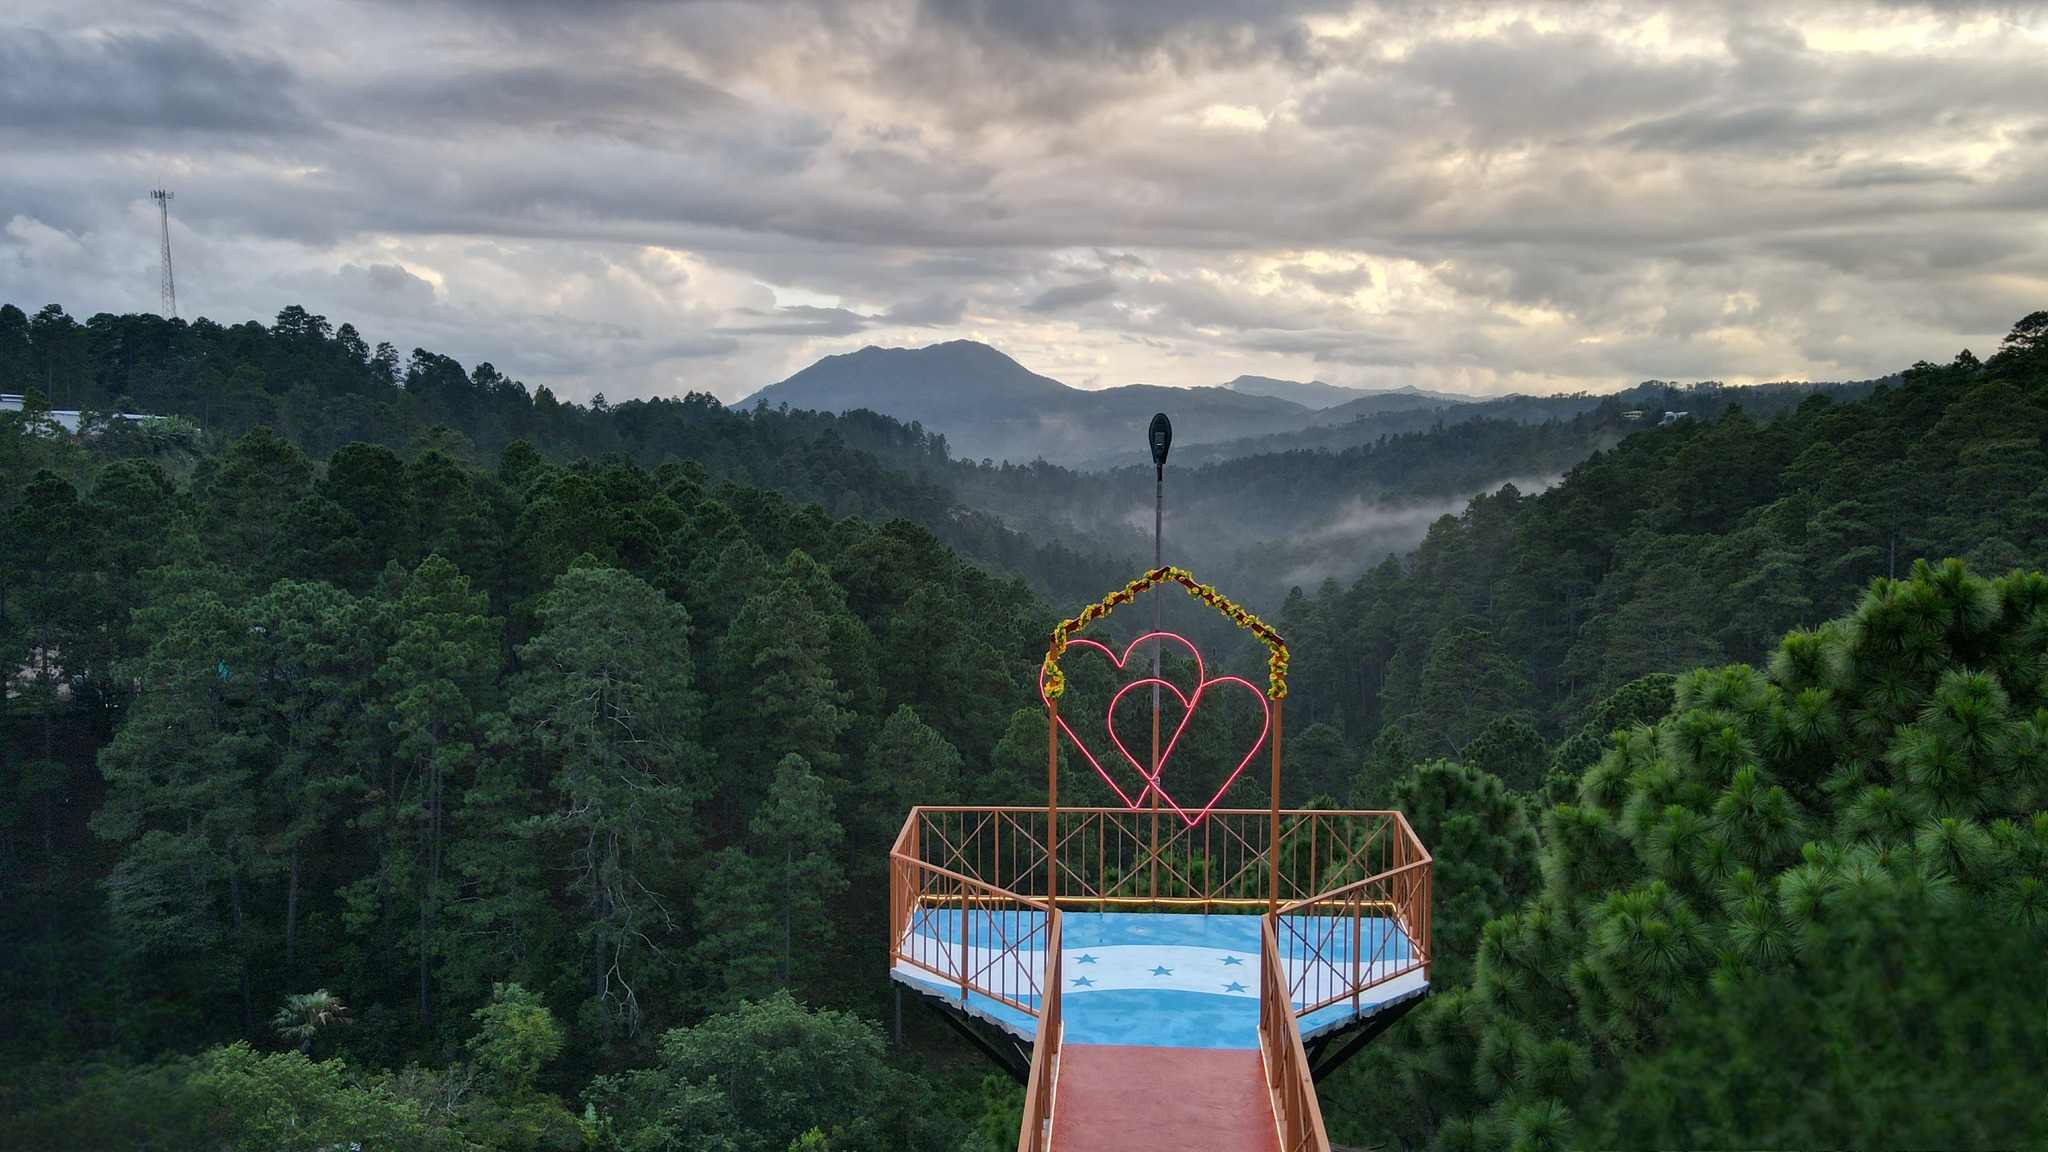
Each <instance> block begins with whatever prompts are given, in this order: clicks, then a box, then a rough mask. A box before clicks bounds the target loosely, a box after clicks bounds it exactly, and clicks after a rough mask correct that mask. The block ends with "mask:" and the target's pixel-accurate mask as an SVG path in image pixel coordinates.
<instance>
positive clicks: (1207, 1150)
mask: <svg viewBox="0 0 2048 1152" xmlns="http://www.w3.org/2000/svg"><path fill="white" fill-rule="evenodd" d="M1056 1093H1057V1095H1056V1096H1055V1102H1054V1105H1053V1121H1052V1148H1053V1152H1278V1149H1279V1137H1278V1136H1277V1134H1276V1133H1275V1132H1274V1130H1273V1105H1272V1101H1271V1100H1269V1099H1268V1098H1267V1096H1266V1074H1265V1067H1264V1065H1263V1063H1262V1062H1261V1061H1260V1059H1259V1054H1258V1052H1257V1051H1256V1050H1253V1051H1249V1052H1247V1051H1241V1050H1234V1049H1203V1048H1129V1047H1124V1046H1123V1045H1118V1044H1065V1045H1062V1046H1061V1047H1060V1078H1059V1085H1058V1088H1057V1089H1056Z"/></svg>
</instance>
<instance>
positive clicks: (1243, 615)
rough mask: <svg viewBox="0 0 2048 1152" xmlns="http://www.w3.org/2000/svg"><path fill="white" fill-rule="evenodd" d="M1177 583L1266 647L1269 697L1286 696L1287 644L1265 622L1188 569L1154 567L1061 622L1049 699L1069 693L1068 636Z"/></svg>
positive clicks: (1051, 649) (1052, 648) (1050, 660)
mask: <svg viewBox="0 0 2048 1152" xmlns="http://www.w3.org/2000/svg"><path fill="white" fill-rule="evenodd" d="M1168 583H1172V584H1178V585H1180V586H1181V587H1183V588H1185V589H1187V592H1188V595H1190V596H1192V597H1194V598H1195V599H1197V600H1200V601H1201V602H1202V603H1204V604H1207V605H1208V606H1209V607H1211V608H1214V609H1215V610H1217V611H1218V612H1221V613H1222V614H1223V615H1225V616H1226V617H1229V619H1230V621H1231V623H1233V624H1236V625H1237V626H1238V627H1239V628H1242V629H1244V630H1245V631H1247V632H1250V633H1251V634H1252V635H1254V636H1256V637H1258V638H1259V640H1260V641H1261V642H1263V643H1264V644H1265V645H1266V651H1267V657H1266V696H1267V698H1268V699H1272V700H1282V699H1285V698H1286V696H1287V642H1286V641H1284V640H1282V639H1280V634H1279V633H1278V632H1275V631H1273V629H1272V628H1271V627H1270V626H1268V625H1267V624H1266V622H1265V621H1264V620H1261V619H1259V618H1258V617H1257V616H1254V615H1252V614H1251V613H1250V612H1248V611H1246V610H1245V609H1244V608H1243V607H1241V606H1239V605H1238V604H1237V603H1236V602H1234V601H1232V600H1231V599H1230V598H1229V597H1228V596H1225V595H1224V594H1223V593H1221V592H1218V591H1216V589H1215V588H1214V587H1213V586H1212V585H1208V584H1204V583H1202V582H1200V581H1198V580H1196V579H1195V577H1194V574H1193V573H1191V572H1189V571H1188V570H1187V569H1185V568H1175V567H1172V566H1171V565H1169V566H1167V567H1165V568H1154V569H1153V570H1151V571H1150V572H1147V573H1145V574H1144V575H1143V576H1140V577H1138V578H1137V579H1136V580H1133V581H1131V582H1130V583H1129V584H1126V585H1124V586H1123V587H1122V588H1119V589H1117V590H1116V591H1114V592H1111V593H1110V594H1109V595H1107V596H1104V597H1103V598H1102V599H1100V600H1098V601H1096V602H1095V603H1093V604H1090V605H1089V606H1087V607H1086V608H1083V609H1081V614H1080V615H1079V616H1076V617H1074V618H1073V619H1071V620H1062V621H1060V622H1059V624H1058V625H1057V626H1056V627H1054V628H1053V630H1052V643H1051V644H1050V645H1048V646H1047V648H1046V652H1045V665H1044V678H1045V695H1046V698H1047V699H1050V700H1057V699H1059V698H1060V695H1061V694H1062V693H1064V692H1065V691H1066V690H1067V678H1066V676H1065V675H1064V674H1063V673H1061V671H1060V657H1061V656H1064V655H1066V651H1067V637H1069V636H1071V635H1073V634H1074V633H1076V632H1079V631H1080V630H1081V629H1083V628H1086V627H1087V626H1088V625H1090V624H1093V623H1094V622H1095V621H1097V620H1100V619H1102V618H1103V617H1105V616H1107V615H1109V614H1110V613H1111V612H1114V611H1115V610H1116V609H1117V608H1118V607H1119V606H1121V605H1124V604H1129V603H1130V602H1131V601H1133V600H1136V599H1137V598H1138V593H1140V592H1143V591H1145V590H1146V589H1148V588H1154V587H1157V586H1158V585H1161V584H1168Z"/></svg>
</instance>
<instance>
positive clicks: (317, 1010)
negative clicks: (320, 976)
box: [270, 988, 349, 1055]
mask: <svg viewBox="0 0 2048 1152" xmlns="http://www.w3.org/2000/svg"><path fill="white" fill-rule="evenodd" d="M347 1023H349V1016H348V1005H346V1004H343V1003H342V1002H341V997H339V996H336V995H335V994H334V993H332V992H329V991H328V990H327V989H325V988H318V989H315V990H314V991H311V992H298V993H294V994H293V995H290V996H287V997H285V999H284V1007H282V1008H279V1009H278V1010H277V1015H275V1016H273V1017H271V1018H270V1025H271V1027H273V1028H275V1029H277V1034H278V1035H279V1036H282V1037H284V1038H285V1039H287V1040H296V1041H298V1043H299V1051H300V1052H303V1053H305V1054H307V1055H311V1054H312V1052H313V1038H314V1037H315V1036H318V1035H319V1034H320V1033H322V1032H324V1031H326V1030H327V1029H329V1028H333V1027H337V1026H339V1025H342V1024H347Z"/></svg>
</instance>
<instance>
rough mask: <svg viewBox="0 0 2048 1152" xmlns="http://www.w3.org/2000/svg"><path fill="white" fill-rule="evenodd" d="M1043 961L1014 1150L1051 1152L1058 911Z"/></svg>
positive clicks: (1057, 1018) (1056, 1034) (1058, 1036)
mask: <svg viewBox="0 0 2048 1152" xmlns="http://www.w3.org/2000/svg"><path fill="white" fill-rule="evenodd" d="M1049 939H1050V943H1049V945H1048V951H1047V953H1046V962H1045V999H1044V1000H1042V1001H1040V1002H1039V1005H1040V1006H1039V1012H1038V1039H1037V1040H1036V1041H1035V1042H1034V1043H1033V1044H1032V1045H1031V1076H1030V1078H1029V1079H1028V1080H1026V1081H1025V1084H1024V1122H1023V1123H1022V1124H1020V1125H1018V1126H1017V1152H1050V1149H1051V1148H1052V1120H1053V1115H1052V1106H1053V1100H1054V1098H1055V1096H1056V1095H1057V1094H1058V1089H1059V1075H1060V1041H1061V1040H1062V1039H1064V1036H1063V1034H1062V1032H1061V1019H1060V989H1061V988H1063V987H1065V983H1064V982H1063V981H1062V980H1061V979H1060V913H1059V909H1057V908H1055V909H1053V913H1052V928H1051V935H1050V937H1049Z"/></svg>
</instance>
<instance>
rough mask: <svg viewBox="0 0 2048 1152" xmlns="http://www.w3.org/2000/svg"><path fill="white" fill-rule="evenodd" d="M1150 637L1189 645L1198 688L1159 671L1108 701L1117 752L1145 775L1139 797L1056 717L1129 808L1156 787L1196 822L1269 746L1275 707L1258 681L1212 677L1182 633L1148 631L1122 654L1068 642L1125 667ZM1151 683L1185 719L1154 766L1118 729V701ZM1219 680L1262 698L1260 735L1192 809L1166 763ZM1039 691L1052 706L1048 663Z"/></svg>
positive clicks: (1108, 724)
mask: <svg viewBox="0 0 2048 1152" xmlns="http://www.w3.org/2000/svg"><path fill="white" fill-rule="evenodd" d="M1147 641H1157V642H1159V643H1162V644H1164V643H1168V642H1171V643H1174V644H1178V645H1180V646H1181V647H1183V648H1186V649H1187V650H1188V654H1189V655H1190V656H1192V657H1194V660H1195V691H1194V694H1193V695H1189V694H1188V693H1187V692H1184V691H1182V690H1181V686H1180V685H1178V684H1175V683H1173V682H1172V681H1170V680H1165V679H1162V678H1160V677H1157V676H1144V677H1140V678H1138V679H1135V680H1131V681H1128V682H1126V683H1125V684H1124V685H1123V686H1122V687H1121V688H1118V689H1117V690H1116V693H1115V695H1113V696H1111V697H1110V698H1109V705H1108V707H1106V708H1104V709H1103V726H1104V727H1105V728H1106V729H1107V730H1108V732H1109V740H1110V743H1111V744H1113V745H1115V746H1116V750H1117V754H1118V755H1120V756H1122V757H1123V759H1124V762H1125V763H1127V764H1129V765H1130V766H1131V767H1132V768H1134V769H1136V770H1137V773H1138V775H1139V776H1140V777H1141V778H1142V779H1143V780H1144V781H1145V786H1144V787H1143V788H1141V789H1139V790H1138V794H1137V796H1136V797H1135V798H1134V797H1132V796H1131V794H1130V793H1129V792H1127V791H1125V790H1124V788H1123V787H1122V786H1121V785H1119V784H1118V783H1117V781H1116V778H1115V777H1114V776H1112V775H1111V774H1110V772H1109V770H1108V769H1107V768H1104V767H1103V765H1102V761H1101V760H1100V759H1098V758H1097V757H1096V755H1095V753H1094V751H1093V750H1091V749H1090V748H1089V747H1088V744H1087V742H1086V741H1084V740H1082V739H1081V737H1080V736H1079V735H1078V734H1076V733H1075V731H1074V729H1073V727H1072V726H1071V725H1069V724H1068V723H1067V718H1066V717H1065V716H1062V715H1058V714H1057V713H1055V717H1056V719H1057V721H1058V723H1059V727H1060V731H1062V732H1064V733H1066V735H1067V740H1068V741H1069V742H1070V743H1072V744H1073V746H1074V748H1075V749H1076V750H1078V751H1079V752H1080V753H1081V756H1082V758H1083V759H1085V760H1087V761H1088V766H1089V767H1091V768H1093V769H1095V774H1096V775H1098V776H1100V777H1102V782H1103V783H1105V784H1107V785H1109V788H1110V791H1112V792H1114V793H1116V795H1117V799H1119V800H1121V801H1123V803H1124V807H1125V808H1127V809H1129V810H1131V811H1134V812H1135V811H1138V810H1140V809H1141V808H1142V807H1143V806H1144V804H1145V800H1146V797H1147V796H1148V795H1150V794H1151V793H1154V792H1157V793H1158V794H1159V798H1160V799H1161V800H1162V801H1164V802H1165V803H1166V805H1167V807H1169V808H1172V809H1173V811H1174V813H1175V814H1176V815H1178V816H1179V817H1180V818H1181V819H1182V820H1183V821H1186V822H1187V824H1188V826H1189V827H1193V826H1195V825H1196V824H1199V823H1201V822H1202V821H1203V820H1206V819H1208V817H1209V813H1211V812H1213V811H1214V810H1215V809H1216V806H1217V805H1218V804H1219V803H1221V802H1222V800H1223V795H1224V793H1226V792H1228V791H1230V786H1231V785H1232V784H1235V783H1237V778H1238V777H1239V776H1241V775H1243V774H1244V770H1245V767H1246V766H1247V765H1249V764H1250V763H1251V762H1252V757H1254V756H1257V755H1258V754H1259V749H1261V748H1263V747H1265V744H1266V736H1267V735H1268V734H1269V733H1270V732H1271V731H1272V730H1273V709H1272V706H1271V705H1269V704H1268V703H1267V702H1266V695H1265V693H1263V692H1261V691H1259V689H1258V687H1257V686H1256V685H1254V684H1253V683H1252V682H1251V681H1249V680H1246V679H1245V678H1244V677H1242V676H1216V677H1213V678H1212V677H1210V676H1209V675H1208V674H1207V670H1206V668H1205V666H1204V664H1203V662H1202V653H1201V651H1200V650H1199V649H1197V648H1196V647H1195V646H1194V644H1193V643H1191V642H1190V641H1189V640H1188V639H1187V637H1185V636H1181V635H1179V634H1177V633H1173V632H1147V633H1146V634H1144V635H1143V636H1140V637H1138V638H1137V639H1136V640H1133V641H1131V642H1130V643H1129V644H1128V645H1126V646H1125V647H1124V650H1123V653H1122V654H1121V655H1119V654H1117V653H1116V652H1115V651H1114V650H1112V649H1111V648H1110V647H1109V646H1108V645H1107V644H1102V643H1099V642H1097V641H1094V640H1086V639H1074V640H1069V641H1068V642H1067V643H1068V645H1069V646H1070V647H1074V646H1078V647H1082V648H1088V649H1092V650H1094V651H1097V652H1100V653H1102V655H1103V656H1104V657H1105V658H1107V659H1108V660H1109V662H1110V665H1111V666H1112V667H1114V668H1116V669H1117V670H1119V671H1121V670H1123V669H1124V668H1126V667H1127V666H1128V665H1129V663H1130V658H1131V653H1133V652H1135V651H1137V649H1138V647H1139V646H1140V645H1142V644H1144V643H1145V642H1147ZM1146 685H1158V686H1159V687H1160V688H1161V689H1162V690H1164V691H1166V692H1169V693H1171V694H1172V695H1173V698H1174V699H1175V700H1178V701H1179V702H1180V706H1181V714H1180V723H1178V724H1176V725H1175V726H1174V729H1173V735H1172V736H1171V737H1170V738H1169V739H1168V740H1167V741H1166V746H1165V747H1164V748H1162V749H1161V750H1160V752H1159V764H1158V766H1157V767H1156V768H1153V769H1148V768H1146V766H1145V765H1144V763H1143V762H1141V761H1140V760H1139V759H1138V758H1137V757H1136V756H1133V755H1132V754H1131V750H1130V748H1129V747H1127V746H1126V745H1125V744H1124V741H1123V737H1122V736H1120V735H1118V734H1117V730H1116V707H1117V705H1118V704H1119V703H1121V702H1122V701H1123V698H1124V697H1125V696H1127V695H1129V694H1130V692H1131V690H1132V689H1134V688H1139V687H1143V686H1146ZM1219 685H1237V686H1238V687H1241V688H1243V689H1244V690H1245V691H1246V692H1249V693H1251V696H1252V699H1254V700H1256V701H1258V704H1259V735H1258V738H1257V739H1255V740H1253V741H1252V744H1251V747H1249V748H1247V749H1246V750H1245V753H1244V755H1243V756H1242V757H1241V758H1239V760H1238V762H1237V765H1236V767H1234V768H1232V769H1231V770H1230V775H1228V776H1226V777H1225V778H1224V780H1223V783H1222V784H1221V785H1219V786H1218V787H1217V789H1216V792H1215V794H1214V795H1212V796H1210V797H1209V800H1208V802H1207V803H1205V804H1203V805H1202V807H1201V809H1200V810H1199V811H1196V812H1192V813H1191V812H1189V811H1188V810H1187V808H1185V807H1183V806H1182V805H1181V804H1180V802H1179V801H1177V800H1175V799H1174V797H1173V794H1172V793H1171V792H1170V791H1168V790H1167V787H1166V785H1165V784H1164V783H1163V782H1162V779H1161V778H1162V777H1164V776H1165V775H1166V766H1167V764H1168V763H1169V762H1170V761H1171V760H1172V759H1173V753H1174V749H1176V748H1178V747H1179V746H1180V740H1181V737H1182V736H1183V735H1185V734H1186V733H1187V730H1188V724H1189V723H1190V722H1191V721H1193V720H1194V718H1195V712H1196V710H1197V709H1199V708H1200V707H1201V704H1202V700H1203V698H1204V697H1205V696H1207V695H1208V694H1209V692H1210V690H1211V689H1213V688H1216V687H1217V686H1219ZM1039 696H1040V698H1041V699H1043V700H1045V701H1046V704H1047V706H1048V707H1050V706H1051V703H1052V699H1051V697H1050V696H1048V695H1046V685H1045V676H1044V671H1043V669H1041V670H1040V674H1039Z"/></svg>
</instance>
